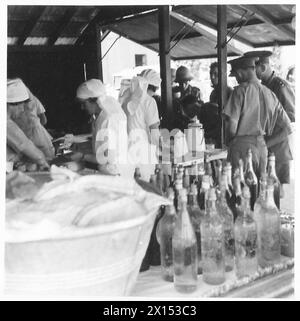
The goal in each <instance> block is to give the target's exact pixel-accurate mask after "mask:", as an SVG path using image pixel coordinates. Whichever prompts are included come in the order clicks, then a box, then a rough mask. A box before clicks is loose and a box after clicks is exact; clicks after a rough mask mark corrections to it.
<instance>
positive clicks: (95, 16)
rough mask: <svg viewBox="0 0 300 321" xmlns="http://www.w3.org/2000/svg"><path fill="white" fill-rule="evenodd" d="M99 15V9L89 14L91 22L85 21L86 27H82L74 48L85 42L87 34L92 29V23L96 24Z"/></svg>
mask: <svg viewBox="0 0 300 321" xmlns="http://www.w3.org/2000/svg"><path fill="white" fill-rule="evenodd" d="M100 14H101V9H98V8H97V9H95V10H94V11H93V13H92V14H91V20H90V21H87V23H86V25H85V26H84V28H83V29H82V31H81V34H80V36H79V37H78V39H77V40H76V42H75V46H78V45H81V43H82V42H83V41H84V40H85V38H86V36H87V34H88V33H89V32H90V31H91V29H92V27H91V26H92V25H93V23H95V22H97V20H98V17H99V16H100Z"/></svg>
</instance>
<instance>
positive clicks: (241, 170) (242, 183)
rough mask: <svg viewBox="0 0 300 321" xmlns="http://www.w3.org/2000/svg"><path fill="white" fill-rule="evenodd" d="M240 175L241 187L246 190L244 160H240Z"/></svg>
mask: <svg viewBox="0 0 300 321" xmlns="http://www.w3.org/2000/svg"><path fill="white" fill-rule="evenodd" d="M239 174H240V183H241V187H242V188H244V186H245V184H246V183H245V177H244V162H243V160H242V159H240V160H239Z"/></svg>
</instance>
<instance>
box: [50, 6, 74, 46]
mask: <svg viewBox="0 0 300 321" xmlns="http://www.w3.org/2000/svg"><path fill="white" fill-rule="evenodd" d="M77 10H78V9H76V8H75V7H71V8H68V9H67V10H66V12H65V13H64V15H63V17H62V19H61V21H60V24H59V26H58V27H57V29H56V30H55V31H54V33H53V34H52V35H51V36H50V37H49V40H48V45H49V46H51V45H54V44H55V42H56V40H57V38H59V36H60V35H61V33H62V32H63V30H64V29H65V28H66V27H67V25H68V24H69V23H70V21H71V19H72V17H73V16H74V15H75V13H76V11H77Z"/></svg>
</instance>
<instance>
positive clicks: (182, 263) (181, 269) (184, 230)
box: [172, 189, 198, 293]
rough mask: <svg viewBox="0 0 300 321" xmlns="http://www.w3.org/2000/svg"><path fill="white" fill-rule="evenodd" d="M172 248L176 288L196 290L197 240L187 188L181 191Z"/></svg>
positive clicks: (180, 290) (181, 290)
mask: <svg viewBox="0 0 300 321" xmlns="http://www.w3.org/2000/svg"><path fill="white" fill-rule="evenodd" d="M172 248H173V264H174V286H175V289H176V290H177V291H179V292H184V293H187V292H194V291H195V290H196V289H197V270H198V265H197V263H198V262H197V261H198V260H197V240H196V236H195V232H194V229H193V226H192V223H191V220H190V217H189V214H188V211H187V194H186V190H185V189H181V190H180V193H179V202H178V215H177V219H176V223H175V229H174V235H173V239H172Z"/></svg>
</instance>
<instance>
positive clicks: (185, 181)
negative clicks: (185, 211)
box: [182, 168, 190, 190]
mask: <svg viewBox="0 0 300 321" xmlns="http://www.w3.org/2000/svg"><path fill="white" fill-rule="evenodd" d="M182 186H183V188H186V189H187V190H188V189H189V188H190V175H189V172H188V169H187V168H185V169H184V174H183V181H182Z"/></svg>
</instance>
